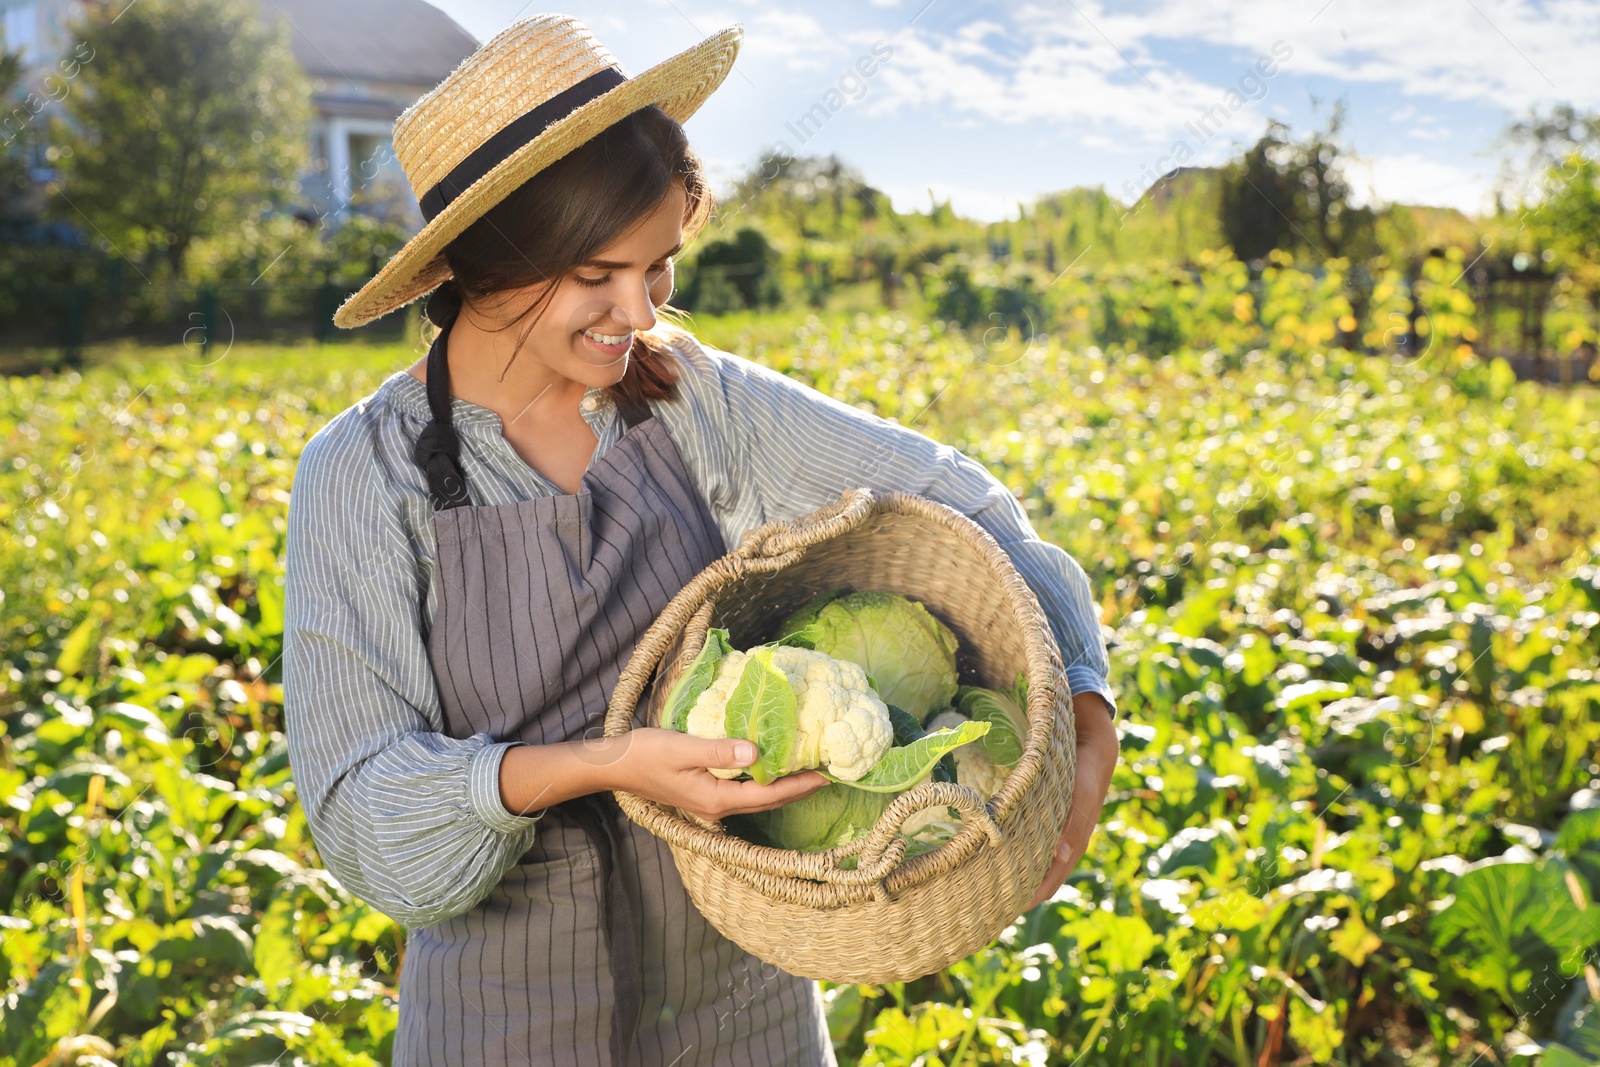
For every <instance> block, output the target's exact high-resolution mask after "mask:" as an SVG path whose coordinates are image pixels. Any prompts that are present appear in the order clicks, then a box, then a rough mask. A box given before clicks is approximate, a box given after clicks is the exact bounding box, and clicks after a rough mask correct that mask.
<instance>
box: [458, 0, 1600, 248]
mask: <svg viewBox="0 0 1600 1067" xmlns="http://www.w3.org/2000/svg"><path fill="white" fill-rule="evenodd" d="M433 2H434V3H436V4H437V5H438V6H439V7H441V8H443V9H444V10H445V11H446V12H448V13H449V14H450V15H451V17H453V18H454V19H455V20H456V21H457V22H458V23H459V24H461V26H463V27H464V28H465V29H466V30H467V31H468V32H470V33H471V34H473V36H475V37H477V38H478V40H480V41H485V40H488V38H490V37H491V36H493V35H494V34H495V33H497V32H499V31H500V30H502V29H504V28H505V27H506V26H508V25H510V24H511V23H512V22H514V21H515V20H516V19H518V18H522V17H525V16H526V15H528V14H531V13H534V12H538V11H541V10H550V9H549V8H544V7H541V6H534V5H533V4H531V3H528V2H527V0H433ZM556 10H559V11H560V12H561V13H563V14H567V15H572V16H575V17H576V18H578V19H581V20H582V21H583V22H584V23H585V24H586V25H588V26H589V28H590V29H591V30H592V31H593V33H594V35H595V36H596V37H597V38H598V39H599V40H600V42H601V43H602V44H603V45H605V47H606V48H608V49H609V50H610V51H611V53H612V54H613V55H614V56H615V57H616V58H617V60H618V61H619V62H620V63H621V64H622V66H623V67H624V68H625V69H626V70H627V72H628V73H629V74H630V75H633V76H637V75H639V74H641V73H643V72H644V71H645V70H647V69H648V68H650V67H651V66H654V65H655V64H657V63H659V62H661V61H662V60H665V59H667V58H669V57H671V56H673V55H675V54H677V53H679V52H681V51H683V50H685V49H687V48H689V47H691V46H692V45H694V44H695V43H696V42H697V41H699V40H701V39H703V38H704V37H706V36H709V35H710V34H712V33H715V32H717V31H718V30H721V29H723V28H724V27H727V26H730V25H733V24H735V23H737V24H739V25H741V26H743V28H744V31H745V38H744V42H743V44H742V46H741V48H740V52H739V57H738V59H737V61H736V62H735V64H734V68H733V71H732V72H731V73H730V74H729V75H728V76H727V78H726V79H725V80H724V81H723V83H722V84H721V86H720V87H719V88H718V89H717V91H716V92H715V93H713V94H712V96H711V97H710V98H709V99H708V100H707V101H706V102H705V104H703V105H702V106H701V108H700V110H699V111H697V112H696V113H695V114H694V115H693V116H691V117H690V119H689V120H688V122H687V123H686V124H685V129H686V130H687V131H688V133H689V136H690V139H691V140H692V142H693V143H694V145H695V149H696V151H697V152H698V153H699V154H700V156H701V158H702V160H703V161H704V162H705V164H706V166H707V168H708V170H709V171H710V173H711V175H712V177H713V180H714V183H715V185H716V187H717V188H718V189H719V190H724V189H726V187H727V185H728V183H730V182H731V181H732V180H733V178H734V177H735V176H737V175H739V174H741V173H743V172H744V171H746V170H747V169H749V168H751V167H752V166H754V165H755V163H756V162H757V160H759V159H760V158H761V157H762V154H763V152H765V151H768V150H771V149H779V150H782V151H786V152H789V153H790V154H793V155H797V156H803V155H819V156H826V155H828V154H829V153H835V154H837V155H838V157H839V158H840V159H841V160H842V161H843V162H845V163H847V164H850V165H852V166H854V167H856V168H858V169H859V170H860V171H861V172H862V173H863V174H864V175H865V178H866V180H867V181H868V182H870V183H871V184H872V185H874V186H876V187H877V188H879V189H882V190H883V191H885V192H886V193H888V194H889V195H890V197H891V198H892V199H893V201H894V206H895V208H896V210H899V211H913V210H915V211H926V210H928V208H929V207H930V206H931V204H932V203H933V200H934V199H935V198H937V199H938V200H940V201H944V200H949V201H950V202H951V205H952V206H953V208H954V209H955V211H956V212H957V213H959V214H961V215H964V216H967V217H969V218H976V219H982V220H985V221H999V220H1001V219H1006V218H1016V217H1017V215H1018V210H1019V208H1018V205H1019V203H1024V202H1030V201H1032V200H1033V199H1034V198H1035V197H1037V196H1039V195H1041V194H1045V193H1050V192H1055V191H1058V190H1062V189H1067V188H1071V187H1074V186H1101V187H1103V188H1104V189H1105V190H1106V191H1107V192H1108V193H1110V194H1111V195H1112V196H1115V197H1117V198H1119V199H1121V200H1123V201H1125V202H1131V201H1132V200H1133V199H1135V198H1137V196H1138V195H1139V194H1140V193H1142V192H1143V191H1144V190H1145V189H1146V188H1148V187H1149V186H1150V185H1151V184H1152V183H1153V182H1154V181H1155V180H1156V179H1157V178H1159V177H1160V175H1161V174H1162V173H1164V172H1166V171H1167V170H1170V169H1171V168H1172V167H1174V166H1177V165H1178V164H1180V163H1182V164H1188V165H1193V166H1204V165H1209V164H1216V163H1220V162H1223V161H1224V160H1226V159H1228V158H1229V157H1230V156H1231V155H1233V154H1235V153H1236V152H1237V151H1238V149H1239V148H1241V147H1243V146H1245V145H1248V144H1252V143H1254V142H1255V140H1256V139H1257V138H1258V137H1259V136H1260V135H1261V133H1262V131H1263V130H1264V128H1265V126H1266V123H1267V121H1268V120H1269V119H1273V118H1276V119H1278V120H1280V121H1283V122H1285V123H1287V124H1288V125H1289V126H1290V128H1291V130H1292V131H1293V132H1294V133H1295V134H1296V135H1303V134H1305V133H1308V132H1310V131H1311V130H1312V129H1313V128H1316V127H1319V126H1321V125H1323V124H1324V122H1325V120H1326V117H1327V115H1328V112H1329V110H1330V108H1331V105H1332V103H1333V102H1334V101H1335V100H1339V99H1342V100H1343V101H1344V102H1345V107H1346V124H1345V134H1344V141H1345V143H1346V145H1347V146H1348V147H1349V149H1350V150H1351V151H1352V153H1353V154H1354V157H1355V162H1354V163H1353V164H1352V167H1351V170H1350V177H1351V179H1352V181H1353V184H1354V186H1355V188H1356V190H1357V193H1358V197H1359V198H1361V199H1365V200H1368V201H1375V202H1387V201H1398V202H1403V203H1422V204H1435V205H1440V206H1448V207H1455V208H1459V209H1461V210H1463V211H1466V212H1469V213H1475V212H1480V211H1483V210H1486V209H1487V208H1489V206H1490V205H1491V204H1492V200H1491V199H1490V197H1491V195H1492V189H1493V187H1494V183H1495V179H1496V176H1497V174H1498V172H1499V160H1500V156H1501V148H1500V146H1499V144H1498V143H1497V141H1498V139H1499V137H1500V135H1501V133H1502V131H1503V130H1504V129H1505V126H1506V124H1507V123H1508V122H1510V121H1512V120H1513V119H1516V118H1519V117H1522V116H1525V115H1526V114H1527V113H1528V110H1529V108H1531V107H1547V106H1548V105H1550V104H1551V103H1554V102H1557V101H1561V102H1567V103H1572V104H1576V105H1578V106H1579V107H1583V108H1587V109H1590V110H1600V73H1597V70H1596V67H1597V64H1600V0H1553V2H1547V3H1532V2H1528V0H1409V2H1408V0H1141V2H1137V3H1120V4H1117V3H1097V2H1093V0H1054V2H1049V3H1035V2H1031V0H1010V2H1001V3H970V2H962V0H932V2H931V3H929V2H928V0H812V2H808V3H804V4H801V3H798V2H796V0H781V2H772V0H705V2H701V0H606V2H605V3H594V2H588V0H564V4H563V6H562V7H560V8H558V9H556ZM862 60H865V61H866V62H865V65H864V66H861V67H859V68H858V61H862ZM860 70H871V71H872V74H871V76H870V77H862V76H861V74H860ZM830 90H835V92H833V93H831V94H830ZM830 101H831V102H832V104H833V105H834V107H832V108H830V107H829V106H828V105H829V102H830ZM818 104H822V105H823V110H822V111H819V112H816V114H817V115H824V116H825V121H822V122H821V123H820V124H818V123H816V122H812V123H811V124H809V125H801V124H800V117H801V116H802V115H804V114H806V113H807V112H809V111H811V110H812V109H813V108H814V107H815V106H816V105H818Z"/></svg>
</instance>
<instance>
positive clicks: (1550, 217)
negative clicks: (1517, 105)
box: [1529, 151, 1600, 291]
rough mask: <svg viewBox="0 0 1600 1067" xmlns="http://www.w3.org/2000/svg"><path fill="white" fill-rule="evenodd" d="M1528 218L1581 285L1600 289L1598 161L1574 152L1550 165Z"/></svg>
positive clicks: (1536, 232) (1560, 263)
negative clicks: (1558, 162)
mask: <svg viewBox="0 0 1600 1067" xmlns="http://www.w3.org/2000/svg"><path fill="white" fill-rule="evenodd" d="M1529 221H1530V222H1531V223H1532V229H1533V232H1534V234H1535V236H1536V237H1537V239H1538V241H1539V244H1540V245H1542V246H1543V247H1544V248H1547V249H1549V250H1550V251H1551V252H1553V253H1554V254H1555V258H1556V263H1557V264H1558V265H1559V266H1560V267H1561V268H1562V269H1563V270H1565V271H1567V272H1568V273H1570V274H1571V275H1572V276H1573V277H1574V278H1576V279H1578V281H1579V282H1580V284H1582V285H1583V286H1584V288H1586V289H1589V290H1591V291H1595V290H1600V163H1596V162H1595V160H1594V159H1592V158H1590V157H1588V156H1585V155H1584V154H1583V153H1581V152H1578V151H1574V152H1572V153H1571V154H1570V155H1569V156H1568V157H1567V158H1566V159H1565V160H1563V161H1562V162H1561V163H1560V164H1558V165H1555V166H1552V167H1551V168H1550V170H1549V172H1548V174H1547V176H1546V178H1545V196H1544V199H1543V200H1541V201H1539V202H1538V203H1537V204H1536V205H1534V206H1533V208H1532V210H1531V211H1530V213H1529Z"/></svg>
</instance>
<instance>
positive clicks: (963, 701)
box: [955, 672, 1028, 767]
mask: <svg viewBox="0 0 1600 1067" xmlns="http://www.w3.org/2000/svg"><path fill="white" fill-rule="evenodd" d="M1027 687H1028V683H1027V678H1026V676H1025V675H1023V674H1022V673H1021V672H1018V674H1017V682H1016V684H1015V685H1013V686H1012V687H1011V688H1009V689H985V688H983V687H982V686H976V685H963V686H960V687H959V688H957V690H956V701H955V707H956V710H957V711H959V712H961V714H963V715H965V716H966V717H967V718H969V719H971V720H973V721H974V722H986V723H988V724H989V726H990V730H989V732H988V733H987V734H984V735H983V737H982V738H981V739H980V740H979V742H978V748H979V749H980V750H981V751H982V752H983V754H984V756H986V757H988V760H989V762H990V763H993V764H995V765H996V766H999V767H1015V766H1016V765H1017V761H1018V760H1020V759H1022V750H1023V749H1024V748H1026V747H1027V744H1028V712H1027V710H1026V709H1027V691H1028V688H1027ZM1019 694H1020V700H1019V699H1018V696H1019Z"/></svg>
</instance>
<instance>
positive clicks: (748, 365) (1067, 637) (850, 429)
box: [700, 343, 1116, 715]
mask: <svg viewBox="0 0 1600 1067" xmlns="http://www.w3.org/2000/svg"><path fill="white" fill-rule="evenodd" d="M700 347H701V349H702V351H703V352H704V353H705V354H706V356H707V357H708V359H707V365H708V366H709V367H710V368H713V369H714V372H715V378H716V388H717V389H718V390H719V391H720V396H718V397H715V398H713V401H712V402H711V403H709V404H708V407H709V408H710V409H711V411H712V417H713V419H714V420H715V421H717V422H719V423H720V424H721V425H720V427H719V429H720V431H721V432H722V434H723V436H724V438H725V440H726V442H727V447H728V450H729V464H730V467H731V468H732V469H733V470H735V471H742V472H743V475H742V477H743V478H744V479H746V480H748V482H749V483H750V484H749V487H748V490H747V491H749V492H753V493H754V494H755V495H756V496H757V497H758V498H759V512H760V513H761V514H762V515H763V516H764V518H765V519H775V518H795V517H798V516H800V515H803V514H805V513H806V512H808V511H811V510H813V509H815V508H817V507H820V506H822V505H823V504H825V503H827V502H829V501H832V500H836V499H838V496H839V494H840V493H841V492H843V491H844V490H845V489H846V488H849V487H852V486H864V487H867V488H871V489H884V490H900V491H902V492H908V493H916V494H918V495H920V496H924V497H927V498H928V499H930V500H936V501H938V502H939V503H942V504H946V505H948V506H949V507H951V508H953V509H955V510H956V511H959V512H961V513H962V514H963V515H966V516H968V517H969V518H971V519H972V520H973V521H975V522H976V523H977V524H978V525H979V526H981V527H983V528H984V529H985V530H986V531H988V532H989V533H990V534H991V535H992V536H993V537H994V539H995V540H996V541H997V542H999V544H1000V547H1001V548H1003V549H1004V550H1005V551H1006V553H1007V555H1009V556H1010V558H1011V562H1012V564H1013V565H1014V566H1015V567H1016V568H1017V572H1018V573H1019V574H1020V575H1021V576H1022V578H1023V580H1024V581H1025V582H1027V583H1028V587H1029V588H1030V589H1032V590H1033V592H1034V594H1035V595H1036V596H1037V597H1038V598H1039V605H1040V607H1041V608H1042V609H1043V611H1044V613H1045V616H1046V617H1047V618H1048V620H1049V623H1050V627H1051V631H1052V632H1053V633H1054V635H1055V637H1056V642H1057V644H1058V645H1059V646H1060V649H1061V656H1062V662H1063V664H1064V665H1065V667H1066V674H1067V682H1068V685H1069V686H1070V687H1071V690H1072V692H1073V693H1074V694H1077V693H1082V692H1093V693H1098V694H1099V695H1100V696H1101V697H1103V698H1104V699H1105V701H1106V703H1107V704H1108V705H1110V707H1111V710H1112V714H1113V715H1115V714H1116V701H1115V699H1114V698H1113V696H1112V692H1111V687H1110V685H1109V683H1108V681H1107V675H1108V674H1109V663H1108V660H1107V656H1106V645H1105V640H1104V638H1103V637H1102V635H1101V630H1100V621H1099V613H1098V610H1097V608H1096V604H1095V599H1094V597H1093V595H1092V594H1091V592H1090V589H1089V579H1088V576H1087V575H1086V574H1085V573H1084V570H1083V567H1082V566H1080V565H1079V563H1078V561H1077V560H1075V559H1074V558H1073V557H1072V556H1071V555H1070V554H1069V553H1068V552H1067V551H1066V550H1065V549H1062V548H1060V547H1059V546H1056V545H1053V544H1050V543H1049V542H1046V541H1044V540H1041V539H1040V538H1039V536H1038V534H1037V533H1035V532H1034V529H1033V526H1032V525H1031V524H1030V523H1029V521H1028V517H1027V514H1026V512H1024V511H1023V509H1022V505H1021V504H1020V503H1019V502H1018V501H1017V499H1016V497H1014V496H1013V495H1012V494H1011V491H1010V490H1009V489H1007V488H1006V487H1005V485H1004V484H1003V483H1002V482H1001V481H1000V480H999V479H998V478H996V477H995V476H994V475H993V474H992V473H990V471H989V470H988V468H986V467H985V466H983V464H981V463H979V462H978V461H976V460H974V459H972V458H971V457H969V456H967V455H966V454H965V453H963V452H961V451H960V450H958V449H956V448H953V447H951V446H949V445H945V444H941V443H940V442H938V441H935V440H933V439H932V438H930V437H928V436H927V435H925V434H922V433H919V432H917V431H916V430H913V429H911V428H909V427H906V426H902V425H900V424H899V423H896V422H892V421H890V420H888V419H885V418H882V417H880V416H878V415H874V414H871V413H870V412H866V411H862V410H861V409H859V408H856V407H852V406H851V405H849V404H846V403H843V402H842V401H839V400H836V399H834V398H833V397H830V396H828V395H827V394H826V393H823V392H821V391H819V390H817V389H813V388H812V387H810V386H808V385H806V384H805V383H803V382H800V381H797V380H795V379H793V378H790V377H788V376H786V375H784V374H781V373H779V372H777V371H775V370H772V369H771V368H769V367H765V366H762V365H761V364H758V363H754V362H752V361H750V360H747V359H742V358H740V357H738V356H735V355H732V354H729V353H726V352H721V351H719V350H717V349H715V348H711V347H709V346H706V345H704V344H703V343H702V344H701V345H700ZM752 510H756V509H752Z"/></svg>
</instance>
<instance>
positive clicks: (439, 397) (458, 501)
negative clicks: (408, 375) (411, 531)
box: [411, 326, 472, 511]
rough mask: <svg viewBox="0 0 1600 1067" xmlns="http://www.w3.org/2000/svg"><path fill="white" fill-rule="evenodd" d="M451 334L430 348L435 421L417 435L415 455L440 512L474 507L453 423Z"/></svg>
mask: <svg viewBox="0 0 1600 1067" xmlns="http://www.w3.org/2000/svg"><path fill="white" fill-rule="evenodd" d="M449 334H450V327H449V326H445V327H443V328H442V329H440V331H439V336H437V337H435V338H434V339H433V344H432V345H431V346H430V347H429V348H428V409H429V410H430V411H431V412H433V421H431V422H429V423H428V425H426V426H424V427H423V428H422V432H421V433H420V434H418V435H417V443H416V447H415V448H413V449H412V452H411V459H412V461H413V462H414V463H416V465H417V466H419V467H421V468H422V471H423V473H424V474H426V475H427V476H428V494H429V496H431V497H432V498H433V506H434V507H435V508H436V509H438V510H440V511H443V510H445V509H447V508H459V507H465V506H467V505H469V504H471V503H472V498H471V497H469V496H468V495H467V477H466V474H465V473H463V471H462V470H461V439H460V438H459V437H457V436H456V428H455V424H454V423H453V422H452V421H451V411H450V364H449V362H448V361H447V360H446V359H445V348H444V339H445V338H446V337H447V336H449Z"/></svg>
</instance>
